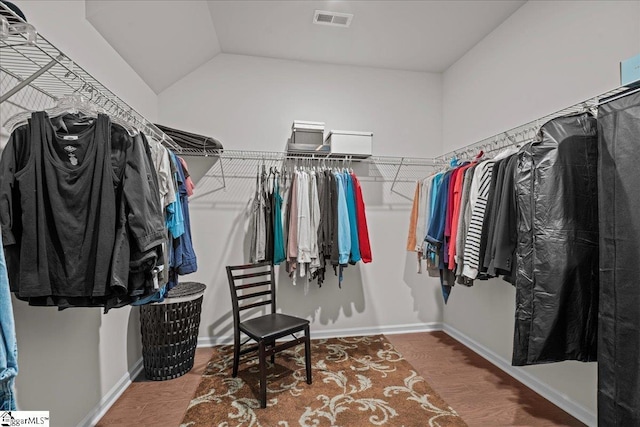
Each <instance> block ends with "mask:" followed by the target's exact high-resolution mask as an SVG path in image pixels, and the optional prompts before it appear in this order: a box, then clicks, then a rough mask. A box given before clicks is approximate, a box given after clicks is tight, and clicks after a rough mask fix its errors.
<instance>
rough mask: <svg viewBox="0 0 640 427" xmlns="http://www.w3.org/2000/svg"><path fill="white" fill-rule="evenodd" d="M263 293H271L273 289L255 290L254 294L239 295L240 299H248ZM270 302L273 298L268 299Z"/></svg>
mask: <svg viewBox="0 0 640 427" xmlns="http://www.w3.org/2000/svg"><path fill="white" fill-rule="evenodd" d="M263 295H271V290H268V291H262V292H254V293H252V294H243V295H238V300H243V299H247V298H257V297H260V296H263ZM268 302H271V300H268Z"/></svg>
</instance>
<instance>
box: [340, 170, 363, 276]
mask: <svg viewBox="0 0 640 427" xmlns="http://www.w3.org/2000/svg"><path fill="white" fill-rule="evenodd" d="M343 178H344V182H345V184H346V188H345V195H346V198H347V211H348V214H349V231H350V236H351V239H350V240H351V251H350V253H349V264H355V263H356V262H358V261H360V260H361V259H362V258H361V256H360V244H359V242H358V223H357V214H356V195H355V193H354V191H353V190H354V188H353V180H352V179H351V175H350V174H349V173H348V172H344V174H343Z"/></svg>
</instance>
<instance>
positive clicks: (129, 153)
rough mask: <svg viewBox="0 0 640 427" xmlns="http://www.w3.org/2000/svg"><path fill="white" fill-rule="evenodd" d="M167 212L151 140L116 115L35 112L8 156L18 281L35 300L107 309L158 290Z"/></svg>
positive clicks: (12, 253) (5, 175)
mask: <svg viewBox="0 0 640 427" xmlns="http://www.w3.org/2000/svg"><path fill="white" fill-rule="evenodd" d="M163 212H164V207H163V206H161V202H160V189H159V185H158V174H157V171H156V169H155V168H154V164H153V161H152V155H151V150H150V148H149V144H148V141H147V139H146V137H145V136H144V135H143V134H141V133H138V134H136V135H135V136H131V135H130V134H129V133H128V132H127V130H125V129H124V128H123V127H121V126H120V125H118V124H115V123H112V122H111V120H110V118H109V117H108V116H107V115H104V114H98V115H97V117H87V116H80V115H75V114H66V115H63V116H60V117H54V118H50V117H49V116H48V115H47V113H45V112H35V113H33V114H32V116H31V118H30V119H29V120H28V123H27V124H25V125H22V126H20V127H18V128H17V129H15V130H14V132H13V133H12V135H11V138H10V140H9V142H8V144H7V146H6V147H5V149H4V151H3V153H2V158H1V160H0V223H1V226H2V237H3V244H4V251H5V254H6V258H7V269H8V273H9V282H10V286H11V291H13V292H15V294H16V296H17V297H18V298H19V299H21V300H25V301H28V302H29V304H30V305H45V306H51V305H53V306H58V307H59V308H60V309H63V308H67V307H95V306H98V307H104V308H105V311H106V310H108V309H109V308H113V307H121V306H123V305H126V304H130V303H131V302H133V301H136V300H139V299H140V298H144V297H146V296H148V295H150V294H153V293H154V292H155V291H156V290H157V286H154V273H153V272H154V269H156V267H157V266H158V265H162V264H163V262H162V260H163V250H162V244H163V243H164V242H165V241H166V239H167V233H166V228H165V217H164V213H163ZM156 279H157V278H156Z"/></svg>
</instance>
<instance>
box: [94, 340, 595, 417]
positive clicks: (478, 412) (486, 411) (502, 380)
mask: <svg viewBox="0 0 640 427" xmlns="http://www.w3.org/2000/svg"><path fill="white" fill-rule="evenodd" d="M387 338H388V339H389V341H391V342H392V343H393V345H394V346H395V347H396V348H397V349H398V351H400V353H402V354H403V356H404V357H405V358H406V359H407V360H408V361H409V363H411V364H412V365H413V367H414V368H415V369H416V370H417V371H418V373H419V374H420V375H422V376H423V377H424V378H425V379H426V380H427V382H428V383H429V384H430V385H431V387H433V389H434V390H435V391H436V392H438V393H439V394H440V396H442V398H443V399H444V400H445V401H446V402H447V403H448V404H449V405H450V406H451V407H452V408H454V409H455V410H456V411H457V412H458V414H460V416H461V417H462V419H464V420H465V421H466V422H467V424H469V426H470V427H474V426H482V427H485V426H522V427H524V426H526V427H535V426H583V425H584V424H582V423H581V422H580V421H578V420H576V419H575V418H573V417H572V416H571V415H569V414H567V413H566V412H564V411H563V410H561V409H560V408H558V407H557V406H555V405H553V404H552V403H551V402H549V401H548V400H546V399H544V398H543V397H541V396H540V395H538V394H537V393H535V392H534V391H532V390H531V389H529V388H527V387H525V386H524V385H522V384H521V383H519V382H518V381H516V380H514V379H513V378H512V377H510V376H509V375H507V374H505V373H504V372H503V371H501V370H500V369H498V368H496V367H495V366H494V365H492V364H491V363H489V362H487V361H486V360H485V359H483V358H482V357H480V356H478V355H477V354H476V353H474V352H473V351H471V350H469V349H468V348H466V347H465V346H463V345H462V344H460V343H459V342H457V341H456V340H454V339H453V338H451V337H449V336H448V335H447V334H445V333H444V332H431V333H413V334H399V335H388V336H387ZM210 356H211V349H208V348H199V349H197V350H196V360H195V366H194V368H193V370H192V371H191V372H189V373H188V374H186V375H184V376H182V377H180V378H176V379H174V380H169V381H149V380H147V379H146V378H145V377H144V373H142V374H141V375H140V376H139V377H138V378H136V380H134V382H133V383H132V384H131V385H130V386H129V388H128V389H127V390H126V391H125V392H124V393H123V394H122V396H120V398H119V399H118V401H117V402H116V403H115V404H114V405H113V406H112V407H111V409H109V411H108V412H107V413H106V414H105V416H104V417H103V418H102V419H101V420H100V422H99V423H98V424H97V426H98V427H125V426H136V427H147V426H149V427H151V426H154V427H176V426H179V425H180V421H181V420H182V417H183V415H184V413H185V411H186V409H187V405H188V404H189V402H190V401H191V397H192V396H193V394H194V393H195V390H196V387H197V386H198V383H199V381H200V375H201V374H202V372H203V370H204V368H205V366H206V364H207V362H208V361H209V358H210ZM349 427H354V426H349Z"/></svg>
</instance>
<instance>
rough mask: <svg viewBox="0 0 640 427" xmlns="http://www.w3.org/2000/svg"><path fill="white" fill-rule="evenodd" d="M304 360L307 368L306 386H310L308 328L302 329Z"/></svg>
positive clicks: (309, 341) (309, 340)
mask: <svg viewBox="0 0 640 427" xmlns="http://www.w3.org/2000/svg"><path fill="white" fill-rule="evenodd" d="M304 358H305V362H306V363H305V364H306V366H307V384H311V383H312V379H311V338H310V337H309V326H306V327H305V328H304Z"/></svg>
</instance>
